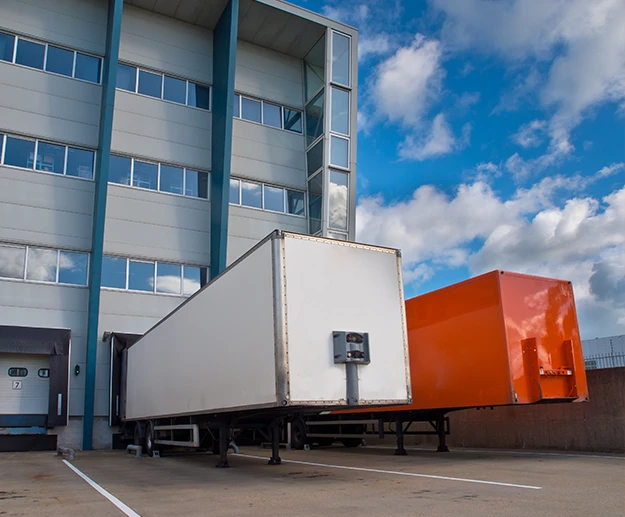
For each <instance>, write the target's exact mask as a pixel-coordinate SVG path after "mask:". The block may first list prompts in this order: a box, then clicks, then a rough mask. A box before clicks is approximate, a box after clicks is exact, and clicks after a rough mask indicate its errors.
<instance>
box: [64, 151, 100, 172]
mask: <svg viewBox="0 0 625 517" xmlns="http://www.w3.org/2000/svg"><path fill="white" fill-rule="evenodd" d="M94 156H95V153H94V152H93V151H88V150H87V149H76V148H75V147H70V148H69V149H68V150H67V173H66V174H67V175H68V176H74V177H76V178H90V179H91V178H93V158H94Z"/></svg>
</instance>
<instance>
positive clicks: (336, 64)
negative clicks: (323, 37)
mask: <svg viewBox="0 0 625 517" xmlns="http://www.w3.org/2000/svg"><path fill="white" fill-rule="evenodd" d="M332 82H334V83H338V84H344V85H345V86H349V38H348V37H347V36H344V35H343V34H339V33H338V32H333V33H332Z"/></svg>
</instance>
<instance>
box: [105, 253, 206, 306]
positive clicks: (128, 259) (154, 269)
mask: <svg viewBox="0 0 625 517" xmlns="http://www.w3.org/2000/svg"><path fill="white" fill-rule="evenodd" d="M104 257H108V258H113V259H122V260H125V261H126V267H125V271H126V276H125V282H124V285H125V287H108V286H104V285H102V287H101V288H102V289H104V290H106V291H116V292H126V293H132V294H156V295H159V296H177V297H182V298H189V297H190V296H193V294H195V293H191V294H185V292H184V280H185V276H184V271H185V268H187V267H190V268H198V269H199V270H200V282H201V279H202V270H203V269H204V270H206V273H205V274H206V276H207V277H208V266H198V265H195V264H182V263H179V262H170V261H167V260H149V259H145V258H137V257H122V256H120V255H107V254H104ZM131 261H132V262H138V263H143V264H151V265H152V275H153V276H152V280H153V285H152V290H151V291H148V290H139V289H130V262H131ZM159 263H161V264H168V265H175V266H180V292H178V293H166V292H161V291H158V290H157V287H156V286H157V282H158V265H159ZM201 288H202V285H200V288H199V289H201ZM199 289H198V291H199ZM196 292H197V291H196Z"/></svg>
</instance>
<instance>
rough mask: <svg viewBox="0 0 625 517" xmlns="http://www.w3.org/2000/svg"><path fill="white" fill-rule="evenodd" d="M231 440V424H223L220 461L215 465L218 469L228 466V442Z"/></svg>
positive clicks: (220, 429)
mask: <svg viewBox="0 0 625 517" xmlns="http://www.w3.org/2000/svg"><path fill="white" fill-rule="evenodd" d="M229 442H230V426H229V425H227V424H223V425H222V426H221V427H220V428H219V461H218V462H217V465H215V466H216V467H217V468H218V469H225V468H228V467H229V466H230V465H229V464H228V443H229Z"/></svg>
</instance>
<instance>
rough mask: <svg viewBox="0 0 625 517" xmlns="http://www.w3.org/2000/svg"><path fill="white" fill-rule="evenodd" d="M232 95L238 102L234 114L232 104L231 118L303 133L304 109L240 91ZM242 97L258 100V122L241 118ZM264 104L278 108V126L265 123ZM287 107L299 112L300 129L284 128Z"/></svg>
mask: <svg viewBox="0 0 625 517" xmlns="http://www.w3.org/2000/svg"><path fill="white" fill-rule="evenodd" d="M234 96H235V101H236V98H237V97H238V99H239V102H238V107H239V110H238V113H239V114H238V115H236V114H235V113H234V106H233V113H232V118H236V119H239V120H243V121H245V122H250V123H251V124H258V125H261V126H265V127H270V128H272V129H278V130H280V131H286V132H288V133H293V134H295V135H303V134H304V111H303V110H301V109H299V108H295V107H293V106H286V105H284V104H281V103H279V102H275V101H270V100H264V99H259V98H258V97H254V96H253V95H247V94H245V93H241V92H236V91H235V92H234ZM211 99H212V95H211ZM243 99H248V100H251V101H254V102H258V103H260V122H257V121H255V120H249V119H246V118H243V114H242V111H243ZM265 104H269V105H271V106H276V107H278V108H280V127H276V126H272V125H269V124H265ZM285 109H288V110H290V111H295V112H297V113H299V114H300V121H301V125H302V130H301V131H294V130H292V129H286V128H285V127H284V110H285Z"/></svg>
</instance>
